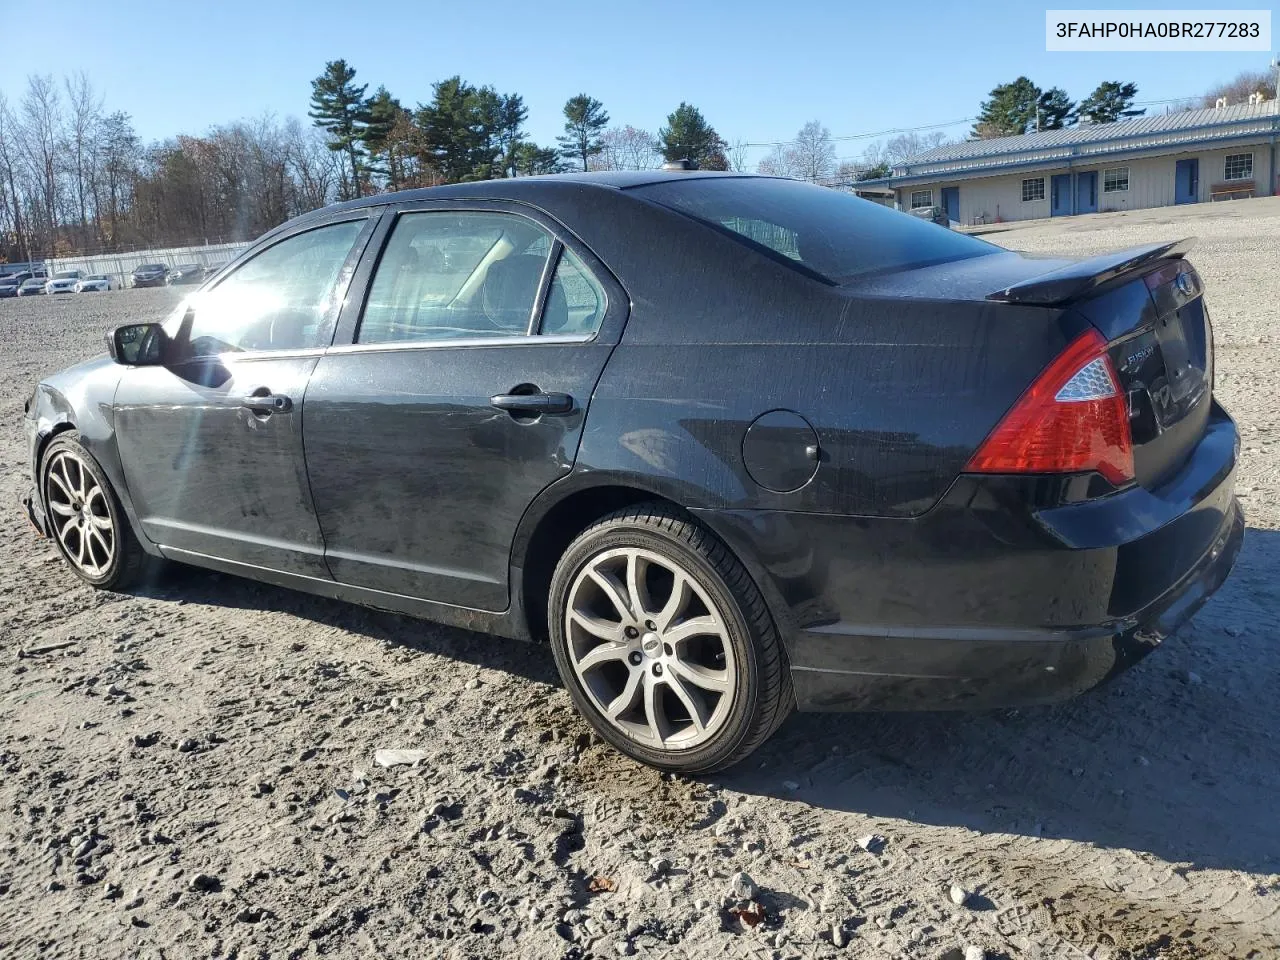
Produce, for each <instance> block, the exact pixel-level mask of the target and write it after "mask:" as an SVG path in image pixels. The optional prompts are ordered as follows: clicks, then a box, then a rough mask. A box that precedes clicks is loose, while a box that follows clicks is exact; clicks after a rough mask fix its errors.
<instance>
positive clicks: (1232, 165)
mask: <svg viewBox="0 0 1280 960" xmlns="http://www.w3.org/2000/svg"><path fill="white" fill-rule="evenodd" d="M1226 173H1227V176H1226V179H1228V180H1251V179H1253V154H1252V153H1231V154H1227V170H1226Z"/></svg>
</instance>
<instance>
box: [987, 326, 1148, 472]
mask: <svg viewBox="0 0 1280 960" xmlns="http://www.w3.org/2000/svg"><path fill="white" fill-rule="evenodd" d="M1106 351H1107V344H1106V341H1105V340H1104V339H1103V338H1102V335H1101V334H1100V333H1098V332H1097V331H1096V330H1090V331H1089V332H1088V333H1084V334H1081V335H1080V336H1079V337H1077V338H1076V339H1075V340H1073V341H1072V342H1071V344H1070V345H1069V346H1068V347H1067V349H1066V350H1064V351H1063V352H1062V354H1061V355H1060V356H1059V357H1058V358H1057V359H1056V360H1054V361H1053V363H1051V364H1050V365H1049V366H1048V368H1047V369H1046V370H1045V371H1044V372H1043V373H1042V374H1040V376H1039V377H1037V378H1036V381H1035V383H1033V384H1032V385H1031V386H1030V387H1029V388H1028V389H1027V391H1026V393H1024V394H1023V395H1022V396H1021V397H1019V398H1018V402H1017V403H1015V404H1014V405H1013V409H1012V410H1010V411H1009V412H1008V413H1006V414H1005V416H1004V419H1003V420H1001V421H1000V423H999V425H998V426H997V427H996V428H995V430H993V431H992V432H991V435H990V436H988V437H987V439H986V440H984V441H983V442H982V446H980V447H979V448H978V450H977V452H976V453H975V454H974V455H973V457H972V458H971V459H970V460H969V464H968V466H967V467H965V469H966V470H967V471H969V472H971V473H1082V472H1084V471H1087V470H1096V471H1097V472H1098V473H1100V474H1102V476H1104V477H1106V478H1107V479H1108V480H1110V481H1111V482H1112V483H1114V484H1116V485H1117V486H1119V485H1121V484H1124V483H1127V482H1128V481H1130V480H1132V479H1133V438H1132V437H1131V436H1130V434H1129V411H1128V404H1127V403H1126V402H1125V397H1124V394H1123V393H1122V392H1121V390H1120V385H1119V378H1118V377H1117V376H1116V371H1115V368H1114V366H1113V365H1112V363H1111V358H1110V357H1108V356H1107V352H1106Z"/></svg>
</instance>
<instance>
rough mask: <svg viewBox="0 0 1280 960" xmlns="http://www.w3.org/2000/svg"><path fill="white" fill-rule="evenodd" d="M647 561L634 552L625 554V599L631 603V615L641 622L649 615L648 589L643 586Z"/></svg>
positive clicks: (647, 567) (647, 566) (647, 565)
mask: <svg viewBox="0 0 1280 960" xmlns="http://www.w3.org/2000/svg"><path fill="white" fill-rule="evenodd" d="M648 569H649V561H648V560H646V559H644V558H643V557H641V556H640V555H639V554H638V553H636V552H635V551H632V552H631V553H629V554H627V597H628V599H629V601H630V603H631V615H632V616H633V617H635V618H636V619H637V620H643V619H645V617H647V616H648V615H649V588H648V587H647V586H646V584H645V571H647V570H648Z"/></svg>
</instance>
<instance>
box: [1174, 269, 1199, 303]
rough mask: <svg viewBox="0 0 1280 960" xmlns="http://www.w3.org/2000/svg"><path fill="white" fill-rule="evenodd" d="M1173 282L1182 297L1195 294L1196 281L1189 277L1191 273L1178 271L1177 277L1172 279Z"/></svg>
mask: <svg viewBox="0 0 1280 960" xmlns="http://www.w3.org/2000/svg"><path fill="white" fill-rule="evenodd" d="M1174 284H1175V286H1177V288H1178V292H1179V293H1181V294H1182V295H1183V296H1184V297H1192V296H1195V292H1196V282H1195V280H1193V279H1192V278H1191V274H1189V273H1179V274H1178V279H1177V280H1175V281H1174Z"/></svg>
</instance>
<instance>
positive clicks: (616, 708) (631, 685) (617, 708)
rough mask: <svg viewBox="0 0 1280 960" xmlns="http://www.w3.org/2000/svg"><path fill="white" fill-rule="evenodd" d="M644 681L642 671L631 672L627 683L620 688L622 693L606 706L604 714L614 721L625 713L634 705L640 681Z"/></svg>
mask: <svg viewBox="0 0 1280 960" xmlns="http://www.w3.org/2000/svg"><path fill="white" fill-rule="evenodd" d="M643 679H644V671H643V670H632V671H631V673H630V674H629V675H628V676H627V683H626V685H625V686H624V687H623V688H622V692H621V693H620V694H618V695H617V696H616V697H614V698H613V700H611V701H610V702H609V704H608V706H606V707H605V708H604V709H605V713H607V714H608V715H609V716H610V717H611V718H612V719H614V720H616V719H618V717H620V716H622V714H624V713H626V712H627V711H628V710H630V709H631V707H632V706H634V705H635V702H636V690H638V689H639V687H640V681H641V680H643Z"/></svg>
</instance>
